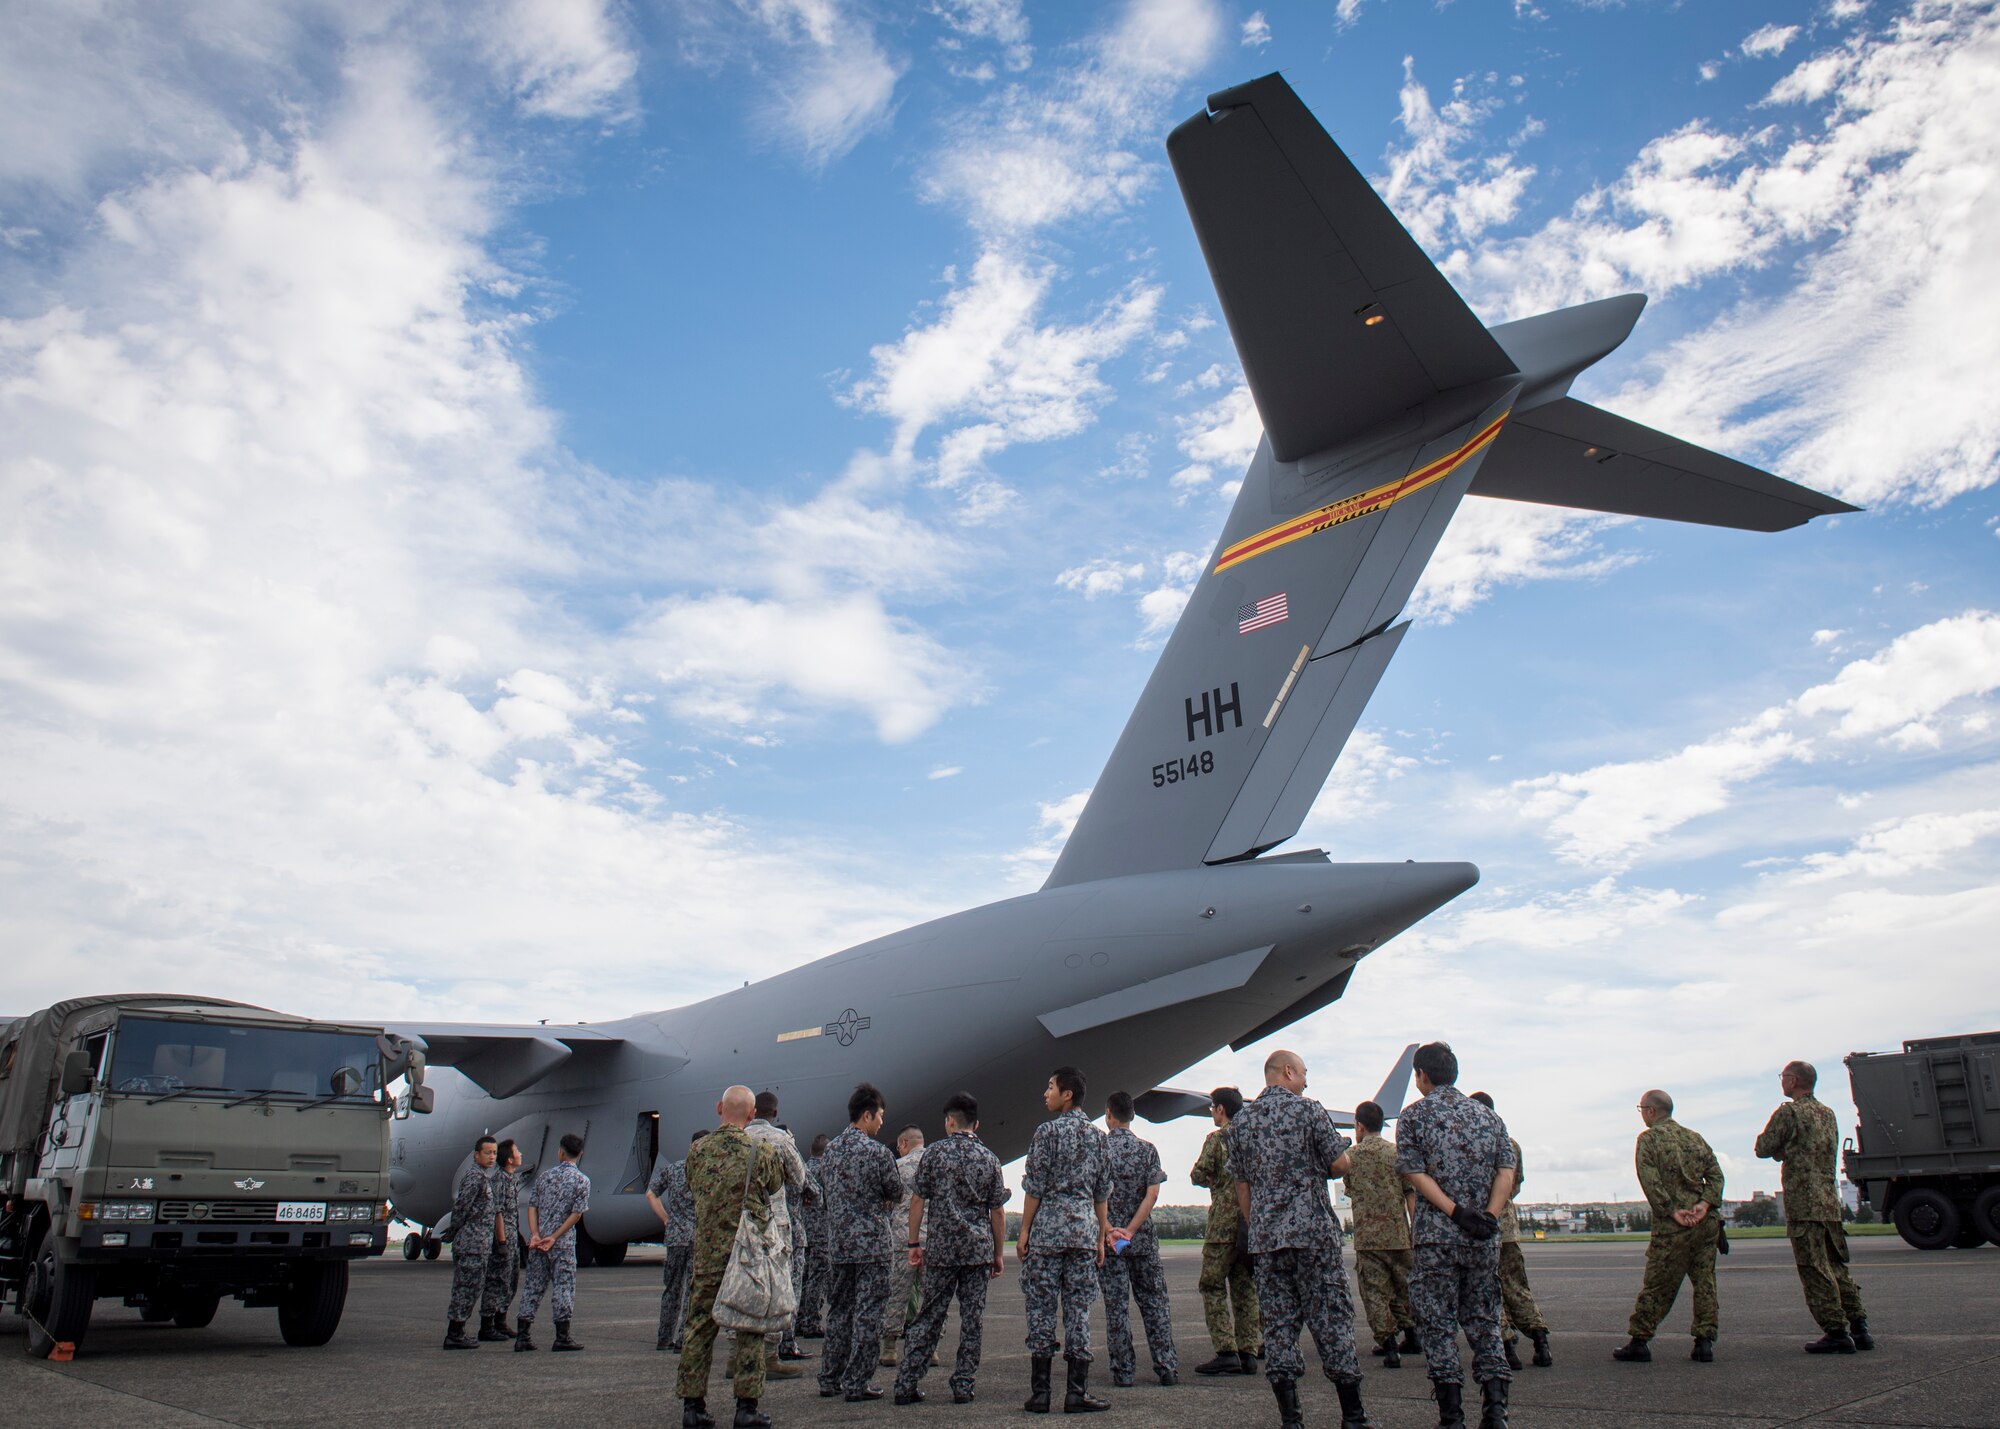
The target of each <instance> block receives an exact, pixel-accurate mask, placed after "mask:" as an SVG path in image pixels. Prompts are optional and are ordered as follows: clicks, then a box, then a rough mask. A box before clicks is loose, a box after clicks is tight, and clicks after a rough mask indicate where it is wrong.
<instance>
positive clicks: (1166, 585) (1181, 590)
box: [1139, 551, 1208, 645]
mask: <svg viewBox="0 0 2000 1429" xmlns="http://www.w3.org/2000/svg"><path fill="white" fill-rule="evenodd" d="M1207 566H1208V561H1207V559H1206V558H1205V557H1203V556H1201V555H1199V554H1198V553H1196V552H1194V551H1169V552H1168V553H1167V554H1166V556H1164V557H1163V558H1162V559H1161V561H1160V583H1159V584H1158V585H1157V586H1155V587H1154V588H1153V589H1151V590H1149V591H1147V592H1146V593H1145V594H1144V595H1142V596H1140V597H1139V643H1140V644H1142V645H1147V644H1152V643H1154V642H1156V641H1158V640H1159V639H1161V638H1162V637H1163V636H1165V635H1166V634H1167V633H1168V632H1169V631H1171V630H1172V629H1173V628H1174V622H1175V621H1177V620H1179V619H1180V618H1181V612H1182V611H1183V610H1185V609H1186V608H1187V603H1188V597H1190V596H1192V595H1193V594H1194V586H1195V582H1196V581H1198V580H1200V579H1201V573H1202V571H1203V570H1205V569H1206V568H1207Z"/></svg>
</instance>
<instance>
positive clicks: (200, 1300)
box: [174, 1290, 222, 1330]
mask: <svg viewBox="0 0 2000 1429" xmlns="http://www.w3.org/2000/svg"><path fill="white" fill-rule="evenodd" d="M221 1304H222V1292H221V1291H220V1290H188V1291H184V1292H182V1294H181V1297H180V1298H179V1299H178V1300H176V1301H175V1302H174V1323H175V1324H176V1325H179V1326H180V1327H181V1328H182V1329H183V1330H206V1329H207V1328H208V1327H209V1325H210V1324H211V1323H213V1322H214V1320H215V1312H216V1309H217V1308H218V1307H219V1306H220V1305H221Z"/></svg>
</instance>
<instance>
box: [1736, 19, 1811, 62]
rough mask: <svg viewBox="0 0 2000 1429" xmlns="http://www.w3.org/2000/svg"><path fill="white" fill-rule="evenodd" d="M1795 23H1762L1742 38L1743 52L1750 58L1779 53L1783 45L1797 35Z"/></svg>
mask: <svg viewBox="0 0 2000 1429" xmlns="http://www.w3.org/2000/svg"><path fill="white" fill-rule="evenodd" d="M1799 33H1800V27H1799V26H1797V25H1763V26H1760V27H1759V28H1757V29H1755V30H1753V31H1751V32H1750V34H1748V35H1746V36H1745V37H1744V39H1743V44H1742V46H1741V48H1742V51H1743V53H1744V54H1745V55H1746V56H1748V57H1749V58H1751V59H1763V58H1766V57H1767V56H1773V55H1781V54H1783V53H1784V52H1785V47H1786V46H1787V45H1789V44H1791V42H1792V41H1793V40H1796V39H1797V38H1798V37H1799Z"/></svg>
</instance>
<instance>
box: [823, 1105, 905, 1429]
mask: <svg viewBox="0 0 2000 1429" xmlns="http://www.w3.org/2000/svg"><path fill="white" fill-rule="evenodd" d="M887 1111H888V1103H886V1102H885V1101H883V1099H882V1093H880V1092H879V1091H877V1090H876V1089H875V1088H874V1087H872V1086H870V1085H868V1083H866V1082H863V1083H862V1084H861V1085H860V1086H858V1087H856V1088H855V1089H854V1094H853V1095H852V1096H850V1097H849V1098H848V1099H847V1114H848V1117H849V1118H850V1124H849V1125H848V1128H847V1130H845V1131H843V1132H841V1133H840V1135H838V1136H836V1137H834V1139H833V1140H832V1141H829V1142H828V1143H827V1146H826V1154H825V1155H824V1156H822V1157H820V1172H819V1175H820V1182H819V1185H820V1191H821V1192H822V1193H823V1194H824V1195H825V1197H826V1229H827V1237H828V1239H829V1242H830V1244H829V1247H828V1251H829V1256H828V1258H829V1261H830V1264H831V1266H832V1269H831V1270H830V1272H829V1273H828V1275H827V1286H826V1349H825V1352H824V1353H823V1354H822V1355H821V1357H820V1362H819V1392H820V1395H821V1397H823V1398H828V1399H830V1398H832V1397H833V1396H834V1395H836V1394H844V1395H845V1396H846V1397H847V1401H848V1402H849V1403H850V1404H859V1403H862V1402H863V1401H866V1400H870V1399H880V1398H881V1397H882V1391H881V1390H879V1389H876V1388H875V1387H874V1386H873V1385H871V1384H869V1383H868V1376H869V1374H870V1373H871V1372H872V1371H873V1370H874V1368H875V1362H876V1361H877V1360H878V1359H880V1358H881V1355H882V1311H883V1308H884V1306H885V1305H886V1304H887V1301H888V1298H889V1211H890V1208H891V1207H893V1206H894V1205H895V1204H896V1203H897V1202H898V1201H900V1200H901V1199H902V1198H903V1178H902V1177H900V1176H898V1175H897V1174H896V1158H895V1156H894V1155H892V1154H891V1153H890V1151H889V1148H888V1147H886V1146H884V1145H883V1144H882V1143H881V1142H879V1141H877V1140H876V1139H875V1136H876V1134H877V1133H878V1132H880V1131H881V1130H882V1118H883V1116H884V1115H885V1114H886V1113H887Z"/></svg>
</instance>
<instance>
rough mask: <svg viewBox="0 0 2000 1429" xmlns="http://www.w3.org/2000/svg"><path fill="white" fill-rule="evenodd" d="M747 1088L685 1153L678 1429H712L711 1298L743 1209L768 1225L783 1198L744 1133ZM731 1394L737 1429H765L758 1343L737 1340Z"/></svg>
mask: <svg viewBox="0 0 2000 1429" xmlns="http://www.w3.org/2000/svg"><path fill="white" fill-rule="evenodd" d="M756 1110H757V1098H756V1096H755V1095H754V1094H753V1093H752V1092H751V1090H750V1088H748V1087H731V1088H730V1089H729V1090H728V1091H726V1092H724V1093H723V1094H722V1100H721V1101H719V1102H717V1103H716V1104H715V1115H716V1117H717V1119H718V1122H719V1124H718V1125H717V1126H716V1128H715V1130H713V1131H711V1132H710V1133H709V1134H708V1135H707V1136H704V1137H703V1138H702V1139H701V1141H700V1142H699V1143H698V1144H697V1145H696V1146H695V1147H694V1149H693V1150H691V1151H690V1152H688V1158H687V1180H688V1189H689V1191H691V1192H692V1193H693V1195H694V1273H693V1280H692V1283H691V1285H690V1286H689V1290H688V1307H687V1330H686V1333H685V1335H684V1336H683V1337H682V1341H681V1343H682V1346H683V1348H682V1351H681V1367H680V1379H679V1384H678V1388H679V1390H680V1396H681V1426H682V1429H714V1425H715V1420H714V1419H713V1418H711V1417H710V1415H709V1413H708V1366H709V1356H710V1354H711V1352H712V1351H713V1349H714V1347H715V1334H716V1324H715V1318H714V1312H715V1292H716V1290H717V1289H718V1288H720V1286H721V1285H722V1272H723V1271H724V1269H725V1268H727V1266H728V1264H729V1248H730V1246H731V1245H732V1244H733V1243H734V1242H735V1240H736V1226H737V1223H738V1222H739V1221H740V1220H741V1219H742V1217H743V1211H744V1208H745V1206H746V1205H747V1206H748V1207H749V1209H750V1213H751V1216H752V1217H753V1218H754V1219H755V1220H757V1221H759V1222H761V1223H768V1221H769V1219H770V1216H771V1197H773V1196H783V1194H784V1190H785V1172H784V1167H783V1166H782V1165H781V1164H780V1162H779V1159H778V1157H777V1156H776V1155H775V1154H773V1153H771V1152H769V1151H765V1152H762V1153H760V1152H759V1150H758V1147H757V1144H756V1142H754V1141H752V1140H751V1139H750V1134H749V1132H747V1131H746V1130H745V1129H744V1128H745V1127H747V1126H748V1125H749V1124H750V1119H751V1117H752V1116H754V1115H755V1114H756ZM730 1369H731V1373H732V1375H733V1377H734V1380H735V1388H736V1418H735V1421H734V1425H735V1429H768V1426H769V1425H770V1423H771V1416H770V1415H768V1414H765V1413H763V1412H762V1411H760V1410H759V1409H758V1408H757V1401H758V1400H759V1399H761V1398H763V1395H764V1337H763V1336H762V1335H737V1336H736V1349H735V1353H734V1355H733V1356H732V1357H731V1360H730Z"/></svg>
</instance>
